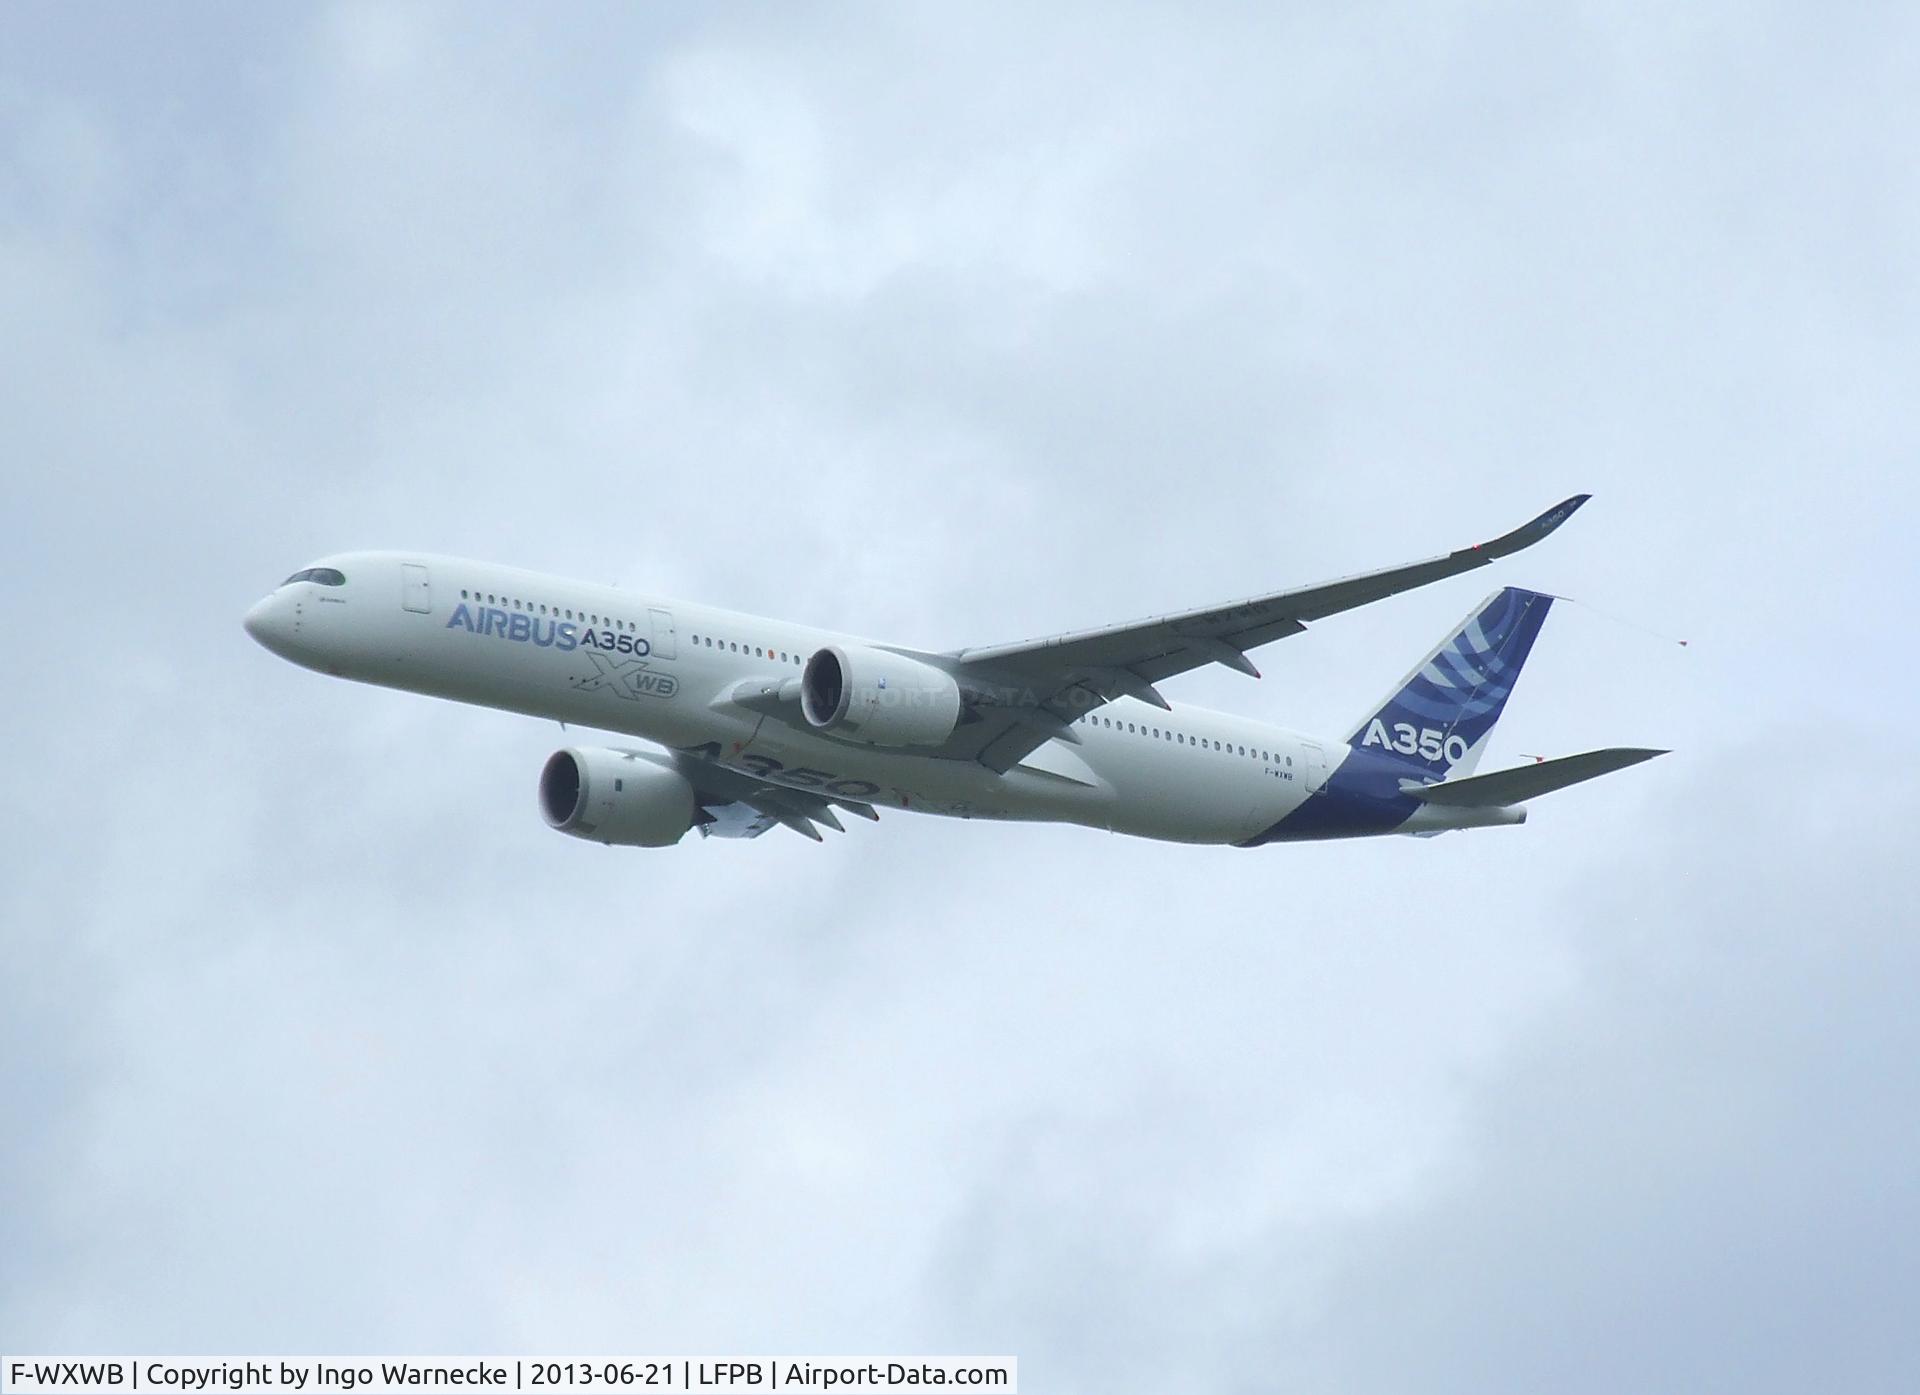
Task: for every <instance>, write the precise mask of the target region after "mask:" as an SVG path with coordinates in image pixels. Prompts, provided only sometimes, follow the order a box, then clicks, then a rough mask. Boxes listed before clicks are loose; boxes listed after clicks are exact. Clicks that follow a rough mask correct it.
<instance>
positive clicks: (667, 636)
mask: <svg viewBox="0 0 1920 1395" xmlns="http://www.w3.org/2000/svg"><path fill="white" fill-rule="evenodd" d="M648 614H650V615H652V616H653V657H654V658H656V659H671V658H673V657H674V645H673V612H672V611H670V610H654V611H649V612H648Z"/></svg>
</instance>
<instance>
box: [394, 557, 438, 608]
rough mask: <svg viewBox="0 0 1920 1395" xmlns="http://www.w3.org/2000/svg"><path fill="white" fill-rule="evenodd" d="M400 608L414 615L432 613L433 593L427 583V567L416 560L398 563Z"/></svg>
mask: <svg viewBox="0 0 1920 1395" xmlns="http://www.w3.org/2000/svg"><path fill="white" fill-rule="evenodd" d="M400 608H401V609H402V610H411V611H413V612H414V613H415V614H416V615H431V614H432V613H433V593H432V591H431V590H429V589H428V585H427V569H426V568H425V567H423V566H421V565H420V564H419V563H418V562H402V563H401V564H400Z"/></svg>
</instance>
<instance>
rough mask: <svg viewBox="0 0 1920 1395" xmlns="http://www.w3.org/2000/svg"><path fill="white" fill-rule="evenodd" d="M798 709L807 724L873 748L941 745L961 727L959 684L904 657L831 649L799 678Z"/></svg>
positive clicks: (875, 651) (815, 658)
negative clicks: (862, 742)
mask: <svg viewBox="0 0 1920 1395" xmlns="http://www.w3.org/2000/svg"><path fill="white" fill-rule="evenodd" d="M800 710H801V711H802V712H803V713H805V714H806V718H807V722H808V723H809V725H812V726H815V727H818V728H819V729H820V730H822V731H830V732H833V733H835V734H836V735H840V736H848V737H852V738H853V739H854V740H856V741H866V742H870V743H872V744H873V745H875V746H938V745H940V744H941V743H943V742H944V741H945V740H946V739H947V738H948V737H949V736H952V735H953V729H954V728H955V727H956V726H958V725H959V724H960V685H959V684H958V683H956V682H954V681H953V677H952V675H950V674H947V673H944V672H942V671H941V670H940V669H937V668H935V667H934V666H933V665H932V664H925V663H922V662H920V660H918V659H910V658H908V657H907V656H906V655H904V654H895V653H891V652H889V651H888V650H885V649H867V648H859V647H856V648H852V649H847V648H843V647H841V646H840V645H838V644H829V645H828V646H827V647H826V648H824V649H821V650H818V651H816V652H815V653H814V655H813V657H812V658H810V659H808V660H807V666H806V668H805V669H804V670H803V671H802V673H801V677H800Z"/></svg>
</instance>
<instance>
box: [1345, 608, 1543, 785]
mask: <svg viewBox="0 0 1920 1395" xmlns="http://www.w3.org/2000/svg"><path fill="white" fill-rule="evenodd" d="M1552 606H1553V597H1551V596H1544V595H1541V594H1540V593H1539V592H1537V591H1522V590H1521V589H1519V588H1518V587H1516V586H1509V587H1507V588H1506V589H1505V590H1503V591H1496V592H1494V593H1493V594H1492V595H1491V596H1489V597H1487V599H1486V600H1484V601H1482V602H1481V603H1480V605H1479V606H1478V607H1476V608H1475V610H1474V612H1473V614H1471V615H1469V616H1468V617H1467V618H1466V619H1465V620H1464V621H1462V622H1461V625H1460V628H1459V629H1458V630H1456V631H1455V632H1454V633H1453V634H1452V635H1450V636H1448V638H1447V639H1446V640H1445V641H1444V642H1442V643H1441V645H1440V646H1439V647H1438V648H1437V649H1435V650H1434V651H1433V652H1432V653H1431V654H1429V655H1427V657H1426V658H1425V659H1423V660H1422V661H1421V662H1420V664H1419V666H1418V667H1417V668H1415V669H1414V670H1413V672H1412V673H1409V674H1408V675H1407V677H1406V680H1405V681H1404V682H1403V683H1401V685H1400V686H1399V687H1398V688H1397V689H1395V690H1394V692H1393V694H1392V696H1390V697H1389V698H1388V699H1387V700H1386V702H1385V703H1384V704H1383V705H1382V706H1381V708H1380V710H1379V711H1377V712H1375V713H1374V714H1373V715H1372V716H1370V717H1368V718H1367V719H1366V721H1364V722H1362V723H1361V724H1360V725H1359V727H1358V728H1356V729H1355V731H1354V733H1353V735H1352V736H1350V737H1348V738H1347V744H1348V745H1349V746H1352V747H1355V748H1356V749H1363V750H1364V749H1372V750H1376V751H1380V752H1383V753H1385V754H1389V755H1393V756H1396V757H1398V758H1400V759H1401V760H1404V761H1406V762H1407V763H1408V764H1410V765H1416V766H1419V767H1420V768H1421V769H1423V770H1424V771H1426V772H1427V773H1429V774H1431V775H1433V776H1436V777H1438V778H1441V779H1444V778H1446V777H1447V776H1448V775H1449V774H1460V775H1464V774H1466V773H1468V772H1469V771H1471V770H1472V769H1473V767H1474V765H1475V764H1476V763H1477V762H1478V761H1479V759H1480V752H1481V751H1482V750H1483V749H1484V748H1485V746H1486V741H1487V736H1488V734H1489V733H1490V732H1492V730H1493V724H1494V723H1495V722H1496V721H1498V720H1499V719H1500V710H1501V709H1502V708H1503V707H1505V706H1506V703H1507V698H1508V697H1509V696H1510V695H1511V694H1512V692H1513V685H1514V683H1515V682H1517V681H1518V680H1519V677H1520V666H1521V665H1522V664H1524V663H1526V661H1527V655H1528V653H1530V652H1531V651H1532V649H1533V641H1534V639H1535V638H1536V637H1537V636H1538V635H1539V633H1540V626H1541V625H1543V624H1544V623H1546V619H1547V611H1548V610H1549V609H1551V608H1552Z"/></svg>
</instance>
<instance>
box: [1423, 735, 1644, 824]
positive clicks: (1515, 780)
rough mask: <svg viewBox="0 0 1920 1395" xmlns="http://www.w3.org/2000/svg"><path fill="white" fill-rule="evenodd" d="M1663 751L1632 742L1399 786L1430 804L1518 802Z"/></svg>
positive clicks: (1481, 805)
mask: <svg viewBox="0 0 1920 1395" xmlns="http://www.w3.org/2000/svg"><path fill="white" fill-rule="evenodd" d="M1666 754H1667V753H1666V752H1665V751H1649V750H1643V749H1641V748H1639V747H1635V746H1613V747H1609V748H1608V749H1607V750H1604V751H1584V752H1582V753H1581V754H1579V755H1577V756H1561V757H1560V758H1559V759H1558V760H1543V761H1537V762H1535V763H1534V764H1532V765H1523V766H1520V767H1518V768H1517V769H1514V770H1496V771H1494V772H1493V773H1492V774H1491V775H1473V776H1469V777H1468V778H1466V779H1464V780H1446V781H1443V782H1442V783H1440V784H1437V785H1422V784H1417V783H1415V782H1414V781H1412V780H1403V781H1401V783H1400V788H1401V789H1402V790H1404V791H1405V792H1406V793H1408V794H1410V795H1412V796H1413V797H1414V798H1415V799H1422V800H1425V801H1426V802H1427V803H1429V804H1454V805H1464V806H1467V807H1469V808H1476V809H1485V808H1497V807H1500V806H1502V805H1507V804H1518V803H1519V802H1520V801H1521V800H1523V799H1532V798H1534V797H1535V796H1536V795H1542V794H1551V793H1552V792H1553V791H1555V790H1563V789H1565V788H1566V787H1567V786H1568V785H1577V784H1579V783H1580V782H1581V781H1582V780H1592V779H1596V778H1598V777H1599V776H1601V775H1609V774H1612V773H1613V772H1614V771H1616V770H1625V769H1626V768H1627V767H1628V766H1630V765H1638V764H1640V762H1641V761H1643V760H1652V759H1653V758H1654V757H1655V756H1664V755H1666Z"/></svg>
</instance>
